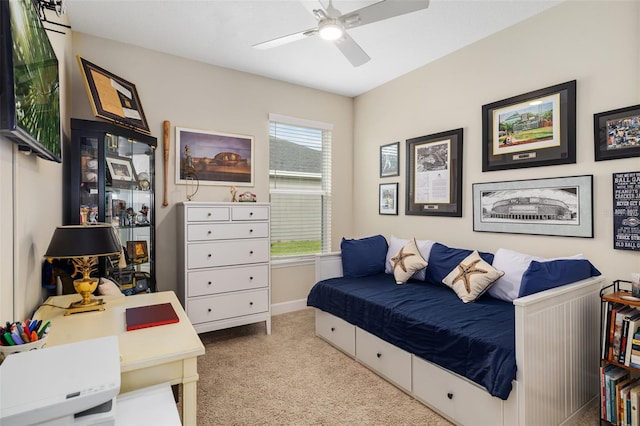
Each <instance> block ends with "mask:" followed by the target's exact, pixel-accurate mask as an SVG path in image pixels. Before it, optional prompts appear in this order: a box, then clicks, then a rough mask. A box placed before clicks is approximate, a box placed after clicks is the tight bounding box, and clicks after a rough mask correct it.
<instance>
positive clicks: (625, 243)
mask: <svg viewBox="0 0 640 426" xmlns="http://www.w3.org/2000/svg"><path fill="white" fill-rule="evenodd" d="M639 210H640V172H627V173H614V174H613V248H614V249H618V250H635V251H640V214H639Z"/></svg>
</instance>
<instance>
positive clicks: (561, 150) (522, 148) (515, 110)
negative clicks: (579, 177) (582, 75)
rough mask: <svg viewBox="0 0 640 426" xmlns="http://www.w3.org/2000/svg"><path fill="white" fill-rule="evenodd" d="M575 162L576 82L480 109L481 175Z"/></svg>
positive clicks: (505, 100) (515, 97)
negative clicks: (488, 172) (489, 172)
mask: <svg viewBox="0 0 640 426" xmlns="http://www.w3.org/2000/svg"><path fill="white" fill-rule="evenodd" d="M575 162H576V81H575V80H573V81H569V82H566V83H562V84H558V85H555V86H551V87H547V88H544V89H540V90H536V91H533V92H529V93H525V94H522V95H518V96H514V97H512V98H509V99H504V100H502V101H497V102H493V103H490V104H487V105H483V106H482V171H483V172H487V171H493V170H506V169H517V168H522V167H536V166H551V165H556V164H569V163H575Z"/></svg>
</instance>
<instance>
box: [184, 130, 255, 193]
mask: <svg viewBox="0 0 640 426" xmlns="http://www.w3.org/2000/svg"><path fill="white" fill-rule="evenodd" d="M253 140H254V138H253V136H247V135H236V134H232V133H220V132H213V131H206V130H195V129H187V128H184V127H176V184H183V185H186V184H188V183H189V182H188V181H187V179H186V178H187V177H188V176H191V177H193V176H195V177H197V180H198V182H199V184H200V185H235V186H253V175H254V170H253V165H254V164H255V163H254V159H253V156H254V148H253V144H254V141H253Z"/></svg>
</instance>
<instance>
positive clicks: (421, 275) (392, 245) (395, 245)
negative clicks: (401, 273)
mask: <svg viewBox="0 0 640 426" xmlns="http://www.w3.org/2000/svg"><path fill="white" fill-rule="evenodd" d="M409 241H410V240H406V239H403V238H397V237H395V236H393V235H392V236H391V238H390V239H389V249H388V250H387V261H386V262H385V264H384V265H385V266H384V272H386V273H387V274H393V263H391V258H392V257H393V256H395V255H396V253H398V252H399V251H400V249H401V248H402V247H404V246H405V245H407V243H408V242H409ZM434 243H435V241H431V240H416V245H417V246H418V250H419V251H420V255H422V258H423V259H424V260H426V261H427V262H428V261H429V255H430V254H431V247H433V244H434ZM425 274H426V268H422V269H420V270H419V271H417V272H416V273H415V274H413V277H412V278H414V279H416V280H420V281H424V280H425Z"/></svg>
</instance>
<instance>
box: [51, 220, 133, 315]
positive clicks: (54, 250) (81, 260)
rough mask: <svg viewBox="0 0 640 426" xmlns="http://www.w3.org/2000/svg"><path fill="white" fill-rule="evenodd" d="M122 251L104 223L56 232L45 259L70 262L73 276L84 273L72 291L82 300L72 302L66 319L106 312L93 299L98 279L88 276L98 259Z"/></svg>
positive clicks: (70, 226)
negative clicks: (83, 313) (92, 312)
mask: <svg viewBox="0 0 640 426" xmlns="http://www.w3.org/2000/svg"><path fill="white" fill-rule="evenodd" d="M121 249H122V248H121V246H120V243H119V241H118V238H117V236H116V234H115V232H114V230H113V227H112V226H111V225H107V224H104V223H102V224H94V225H66V226H58V227H57V228H56V230H55V231H54V233H53V237H51V242H50V243H49V248H48V249H47V252H46V253H45V255H44V256H45V257H53V258H56V259H71V261H72V262H73V268H74V270H73V275H75V274H76V273H78V272H80V273H82V278H79V279H77V280H74V281H73V287H74V288H75V289H76V291H77V292H78V293H79V294H80V295H81V296H82V300H79V301H77V302H73V303H72V304H71V305H70V306H69V309H67V312H66V313H65V315H70V314H75V313H78V312H90V311H104V306H103V304H104V302H103V301H102V300H101V299H94V298H92V297H91V295H92V294H93V292H94V291H95V290H96V288H97V287H98V278H91V277H90V276H89V275H90V274H91V273H92V272H94V271H96V269H97V267H96V266H97V264H98V256H109V255H114V254H120V251H121Z"/></svg>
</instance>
